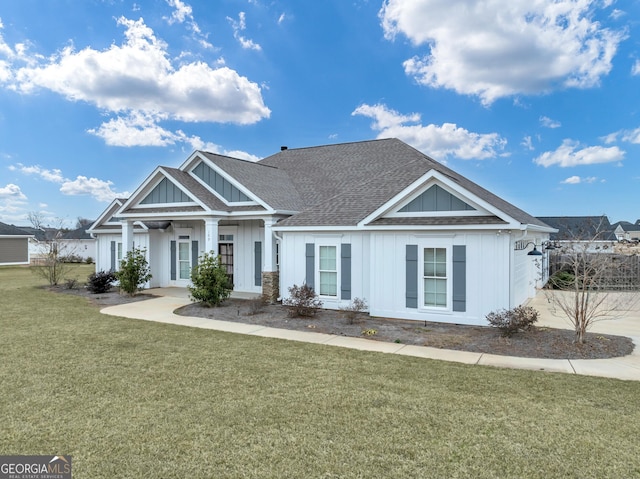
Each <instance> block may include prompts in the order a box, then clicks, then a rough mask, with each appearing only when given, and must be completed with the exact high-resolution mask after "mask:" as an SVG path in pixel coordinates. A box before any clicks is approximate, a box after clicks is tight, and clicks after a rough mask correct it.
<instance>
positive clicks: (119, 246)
mask: <svg viewBox="0 0 640 479" xmlns="http://www.w3.org/2000/svg"><path fill="white" fill-rule="evenodd" d="M121 262H122V243H118V244H117V251H116V271H118V270H120V263H121Z"/></svg>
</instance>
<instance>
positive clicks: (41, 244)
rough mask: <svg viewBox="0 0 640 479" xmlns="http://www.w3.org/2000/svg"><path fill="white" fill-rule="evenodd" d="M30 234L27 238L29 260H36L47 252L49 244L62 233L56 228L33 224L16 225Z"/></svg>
mask: <svg viewBox="0 0 640 479" xmlns="http://www.w3.org/2000/svg"><path fill="white" fill-rule="evenodd" d="M18 228H20V229H21V230H23V231H26V232H27V233H29V234H30V235H31V238H29V256H30V258H31V261H38V260H39V259H40V258H43V257H45V256H46V255H47V254H48V252H49V245H50V244H51V243H52V242H55V241H56V240H57V238H59V237H60V235H61V234H62V233H60V232H59V230H57V229H56V228H34V227H33V226H18Z"/></svg>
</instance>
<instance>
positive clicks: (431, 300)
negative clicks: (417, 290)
mask: <svg viewBox="0 0 640 479" xmlns="http://www.w3.org/2000/svg"><path fill="white" fill-rule="evenodd" d="M423 257H424V265H423V275H422V280H423V294H424V298H423V305H424V306H425V307H428V308H447V307H448V304H447V296H448V281H449V278H448V277H447V249H446V248H424V256H423Z"/></svg>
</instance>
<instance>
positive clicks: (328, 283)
mask: <svg viewBox="0 0 640 479" xmlns="http://www.w3.org/2000/svg"><path fill="white" fill-rule="evenodd" d="M337 249H338V248H337V247H336V246H320V247H319V255H318V256H319V268H318V269H319V273H320V290H319V294H320V296H336V297H337V296H338V261H337V256H336V253H337Z"/></svg>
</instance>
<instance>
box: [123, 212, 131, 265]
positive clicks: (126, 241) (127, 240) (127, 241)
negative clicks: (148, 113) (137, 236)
mask: <svg viewBox="0 0 640 479" xmlns="http://www.w3.org/2000/svg"><path fill="white" fill-rule="evenodd" d="M132 250H133V221H128V220H125V221H123V222H122V256H123V258H124V255H126V254H127V252H128V251H132Z"/></svg>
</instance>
